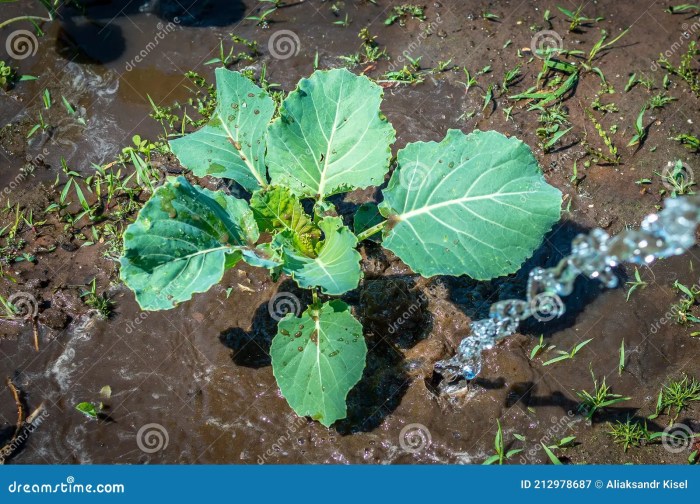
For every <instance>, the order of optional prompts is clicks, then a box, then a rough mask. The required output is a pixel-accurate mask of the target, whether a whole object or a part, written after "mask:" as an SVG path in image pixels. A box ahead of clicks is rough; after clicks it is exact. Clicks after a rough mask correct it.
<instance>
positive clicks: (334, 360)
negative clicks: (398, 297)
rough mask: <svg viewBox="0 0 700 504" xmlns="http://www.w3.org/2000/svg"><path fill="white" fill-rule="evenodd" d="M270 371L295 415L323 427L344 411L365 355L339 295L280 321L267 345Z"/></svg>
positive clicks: (357, 325) (361, 339) (359, 334)
mask: <svg viewBox="0 0 700 504" xmlns="http://www.w3.org/2000/svg"><path fill="white" fill-rule="evenodd" d="M270 356H271V357H272V372H273V373H274V375H275V378H276V379H277V384H278V385H279V387H280V390H281V391H282V395H283V396H284V398H285V399H286V400H287V402H288V403H289V405H290V406H291V407H292V409H293V410H294V411H295V412H296V414H297V415H299V416H310V417H311V418H313V419H314V420H318V421H319V422H321V423H322V424H323V425H325V426H326V427H330V425H331V424H332V423H333V422H335V421H336V420H339V419H341V418H345V417H346V416H347V406H346V403H345V400H346V397H347V395H348V392H350V389H352V387H354V386H355V384H356V383H357V382H358V381H360V378H361V377H362V371H363V369H364V367H365V359H366V357H367V344H366V343H365V339H364V337H363V336H362V325H361V324H360V322H358V321H357V319H355V317H353V315H352V313H350V308H349V307H348V305H347V304H345V303H343V302H342V301H339V300H334V301H330V302H327V303H324V304H323V305H322V306H321V307H320V308H316V307H313V306H311V307H309V308H308V309H307V310H306V311H305V312H304V313H302V314H301V317H295V316H294V314H292V313H289V314H287V315H286V316H285V318H283V319H282V320H280V322H279V324H278V326H277V335H276V336H275V337H274V339H273V340H272V346H271V348H270Z"/></svg>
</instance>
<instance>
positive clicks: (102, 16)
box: [56, 0, 245, 64]
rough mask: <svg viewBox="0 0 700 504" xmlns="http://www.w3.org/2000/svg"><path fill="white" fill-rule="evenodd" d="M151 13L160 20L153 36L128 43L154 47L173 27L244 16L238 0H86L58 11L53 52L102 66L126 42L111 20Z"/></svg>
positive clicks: (231, 21) (118, 53)
mask: <svg viewBox="0 0 700 504" xmlns="http://www.w3.org/2000/svg"><path fill="white" fill-rule="evenodd" d="M145 14H153V15H155V16H158V18H160V19H162V20H163V21H164V22H163V23H158V24H157V26H156V29H157V30H158V31H156V32H155V33H153V32H148V33H144V35H143V40H140V41H139V40H136V41H130V43H135V44H137V46H138V45H143V46H144V47H151V46H152V45H153V44H157V42H158V40H155V41H154V38H156V37H158V38H160V37H162V36H163V35H165V34H167V33H170V32H172V31H173V30H174V29H175V27H176V26H189V27H213V26H216V27H224V26H229V25H232V24H234V23H236V22H238V21H240V20H241V19H243V17H244V16H245V5H244V4H243V2H241V1H240V0H150V1H148V2H127V3H126V5H124V2H122V1H118V0H114V1H109V0H108V1H105V0H86V1H84V2H82V7H77V6H73V5H64V6H63V7H62V8H61V9H60V10H59V12H58V19H57V20H56V22H57V23H60V29H59V31H58V35H57V37H56V51H57V53H58V54H60V55H61V56H63V57H64V58H66V59H69V60H71V61H75V62H77V63H83V64H86V63H87V64H95V63H97V64H104V63H109V62H112V61H115V60H117V59H118V58H119V57H120V56H121V55H122V54H123V53H124V52H125V50H126V47H127V41H126V39H125V37H124V34H123V31H122V29H121V28H120V27H119V25H118V24H116V23H115V22H114V21H115V20H117V19H119V18H122V17H124V18H129V17H131V16H137V15H145Z"/></svg>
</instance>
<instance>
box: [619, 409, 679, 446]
mask: <svg viewBox="0 0 700 504" xmlns="http://www.w3.org/2000/svg"><path fill="white" fill-rule="evenodd" d="M609 426H610V430H609V431H608V435H609V436H610V437H612V438H613V442H615V443H616V444H621V445H622V448H623V450H624V451H627V450H628V449H629V448H630V447H639V446H642V444H648V443H651V442H653V441H656V440H658V439H662V438H665V437H673V435H672V434H669V433H667V432H649V428H648V427H647V423H646V421H645V422H644V423H641V422H639V421H634V420H631V419H630V418H629V417H628V418H627V420H625V421H624V422H621V421H619V420H618V421H617V422H615V424H609Z"/></svg>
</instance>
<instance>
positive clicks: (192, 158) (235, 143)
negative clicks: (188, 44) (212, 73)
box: [170, 68, 275, 192]
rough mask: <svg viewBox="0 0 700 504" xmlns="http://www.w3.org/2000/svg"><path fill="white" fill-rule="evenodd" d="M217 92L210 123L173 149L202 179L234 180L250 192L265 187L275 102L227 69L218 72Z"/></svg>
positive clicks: (180, 140) (173, 144)
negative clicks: (268, 133)
mask: <svg viewBox="0 0 700 504" xmlns="http://www.w3.org/2000/svg"><path fill="white" fill-rule="evenodd" d="M216 94H217V100H218V103H217V107H216V111H215V112H214V115H213V116H212V118H211V121H209V123H208V124H207V125H206V126H204V127H203V128H202V129H200V130H199V131H196V132H194V133H192V134H190V135H186V136H184V137H182V138H178V139H177V140H172V141H171V142H170V147H171V148H172V150H173V152H174V153H175V155H176V156H177V157H178V159H179V160H180V162H181V163H182V165H183V166H184V167H186V168H187V169H189V170H192V172H193V173H194V174H195V175H197V176H198V177H204V176H205V175H213V176H215V177H223V178H229V179H233V180H235V181H236V182H238V183H239V184H240V185H241V186H243V188H245V189H246V190H248V191H250V192H253V191H254V190H256V189H258V188H259V187H265V186H266V185H267V171H266V168H265V131H266V130H267V125H268V123H269V122H270V119H272V115H273V113H274V111H275V103H274V102H273V101H272V98H270V96H269V95H268V94H267V93H266V92H265V91H263V90H262V89H260V88H259V87H258V86H256V85H255V84H253V83H252V82H251V81H250V79H248V78H247V77H244V76H243V75H241V74H240V73H238V72H232V71H230V70H226V69H225V68H217V69H216Z"/></svg>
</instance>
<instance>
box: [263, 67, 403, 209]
mask: <svg viewBox="0 0 700 504" xmlns="http://www.w3.org/2000/svg"><path fill="white" fill-rule="evenodd" d="M381 101H382V89H381V88H380V87H379V86H378V85H377V84H375V83H373V82H372V81H370V80H369V79H368V78H367V77H365V76H358V75H354V74H353V73H351V72H349V71H348V70H346V69H335V70H328V71H321V70H319V71H316V72H314V73H313V74H312V75H311V77H309V78H308V79H302V80H301V81H300V82H299V85H298V87H297V89H296V90H295V91H293V92H292V93H290V94H289V96H288V97H287V98H286V99H285V100H284V102H282V107H281V108H280V117H279V118H278V119H276V120H275V121H274V122H272V123H271V124H270V126H269V128H268V135H267V163H268V167H269V171H270V179H271V180H272V183H273V184H274V185H279V186H285V187H289V188H290V189H291V190H292V191H293V192H294V193H295V194H297V195H299V196H304V197H317V196H320V197H326V196H330V195H332V194H337V193H341V192H347V191H351V190H353V189H357V188H364V187H368V186H373V185H380V184H382V182H383V181H384V176H385V175H386V173H387V172H388V170H389V160H390V158H391V144H393V143H394V139H395V136H396V133H395V131H394V128H393V127H392V126H391V124H389V122H388V121H387V120H386V118H385V117H384V116H383V115H382V114H381V111H380V109H379V105H380V103H381Z"/></svg>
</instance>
